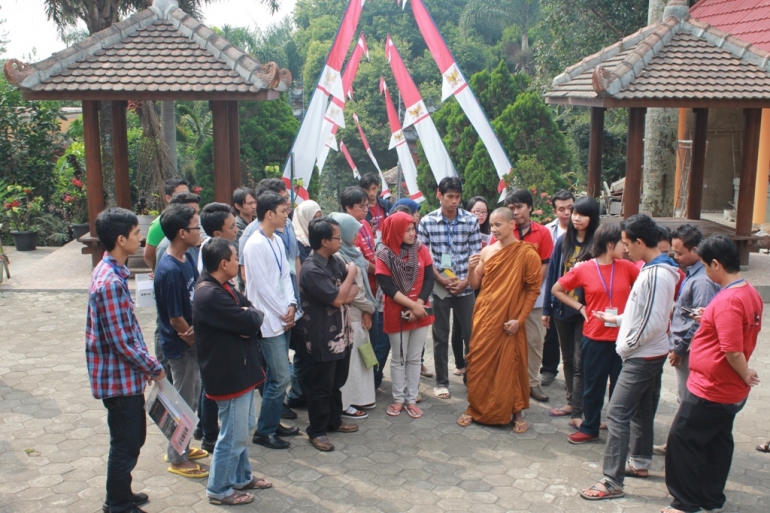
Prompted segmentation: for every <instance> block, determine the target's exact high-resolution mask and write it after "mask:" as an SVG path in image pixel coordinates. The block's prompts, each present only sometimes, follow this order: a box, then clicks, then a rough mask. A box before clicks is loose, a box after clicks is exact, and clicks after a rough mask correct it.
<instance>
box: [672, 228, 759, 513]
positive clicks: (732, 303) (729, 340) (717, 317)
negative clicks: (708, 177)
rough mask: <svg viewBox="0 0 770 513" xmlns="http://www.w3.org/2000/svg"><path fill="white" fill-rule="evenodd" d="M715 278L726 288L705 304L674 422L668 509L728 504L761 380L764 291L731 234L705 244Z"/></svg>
mask: <svg viewBox="0 0 770 513" xmlns="http://www.w3.org/2000/svg"><path fill="white" fill-rule="evenodd" d="M698 255H699V256H700V257H701V258H702V259H703V263H704V264H705V267H706V274H707V275H708V277H709V279H710V280H712V281H714V282H715V283H716V284H717V285H719V286H720V287H722V290H721V291H720V292H719V293H718V294H717V295H716V296H714V298H713V299H712V300H711V303H709V305H708V306H707V307H706V308H705V310H704V309H699V310H698V311H697V314H698V316H702V317H701V318H700V323H701V324H700V329H699V330H698V331H697V333H695V336H694V337H693V340H692V343H691V346H690V377H689V379H688V380H687V395H686V396H685V397H684V400H683V401H682V403H681V404H680V406H679V411H678V412H677V414H676V417H675V418H674V422H673V424H672V425H671V432H670V433H669V435H668V449H667V451H666V486H667V487H668V491H669V493H671V495H673V496H674V500H673V501H672V502H671V507H670V508H668V511H671V512H672V513H676V512H691V511H701V509H703V510H704V511H722V509H723V508H724V505H725V500H726V498H725V493H724V490H725V483H726V482H727V475H728V474H729V472H730V465H731V463H732V457H733V448H734V444H733V433H732V431H733V421H734V420H735V415H736V414H737V413H738V412H739V411H740V410H741V408H743V406H744V405H745V404H746V399H747V398H748V396H749V392H750V391H751V387H753V386H756V385H758V384H759V377H758V376H757V372H756V371H755V370H754V369H751V368H749V363H748V362H749V359H750V358H751V355H752V353H753V352H754V348H755V347H756V344H757V335H758V334H759V331H760V330H761V329H762V311H763V304H762V298H761V297H760V295H759V294H758V293H757V291H756V289H754V287H752V286H751V285H749V284H748V283H747V282H746V280H744V279H743V278H741V274H740V270H741V266H740V259H739V257H738V248H737V247H736V246H735V244H734V243H733V242H732V241H731V240H730V239H728V238H727V237H725V236H724V235H712V236H711V237H709V238H708V239H706V240H704V241H703V242H701V244H700V245H699V246H698Z"/></svg>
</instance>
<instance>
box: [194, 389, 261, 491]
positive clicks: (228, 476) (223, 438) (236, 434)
mask: <svg viewBox="0 0 770 513" xmlns="http://www.w3.org/2000/svg"><path fill="white" fill-rule="evenodd" d="M216 405H217V408H218V413H219V422H221V424H222V428H221V429H220V431H219V438H218V439H217V445H216V447H215V448H214V458H213V459H212V460H211V469H210V471H209V483H208V485H207V486H206V496H208V497H211V498H213V499H220V500H221V499H224V498H226V497H229V496H230V495H232V494H233V488H242V487H244V486H246V485H247V484H249V483H250V482H251V464H250V463H249V433H251V430H252V429H254V425H255V424H256V423H257V419H256V410H255V408H254V392H253V391H252V390H249V391H248V392H246V393H245V394H243V395H241V396H239V397H236V398H235V399H228V400H226V401H216Z"/></svg>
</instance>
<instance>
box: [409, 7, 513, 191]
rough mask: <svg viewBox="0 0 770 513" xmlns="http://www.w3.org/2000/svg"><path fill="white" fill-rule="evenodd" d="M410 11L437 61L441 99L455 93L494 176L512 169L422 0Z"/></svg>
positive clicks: (502, 174)
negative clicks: (480, 142) (477, 137)
mask: <svg viewBox="0 0 770 513" xmlns="http://www.w3.org/2000/svg"><path fill="white" fill-rule="evenodd" d="M399 3H400V0H399ZM403 7H404V8H406V0H404V4H403ZM412 12H413V13H414V17H415V20H416V21H417V25H418V27H419V28H420V32H422V37H423V38H424V39H425V43H426V44H427V45H428V50H429V51H430V54H431V55H432V56H433V59H434V60H435V61H436V64H437V65H438V68H439V71H440V72H441V75H442V78H443V81H442V87H441V93H442V98H441V101H444V100H446V99H447V98H449V97H450V96H452V95H454V96H455V98H456V99H457V102H458V103H459V104H460V107H461V108H462V109H463V112H465V115H466V116H468V119H469V120H470V122H471V124H472V125H473V128H474V129H475V130H476V132H477V133H478V134H479V138H480V139H481V141H482V142H483V143H484V146H485V147H486V149H487V151H488V152H489V156H490V158H491V159H492V163H493V164H494V166H495V170H496V171H497V176H499V177H500V179H501V180H502V178H503V177H504V176H505V175H507V174H509V173H510V172H511V170H512V166H511V161H510V160H508V156H507V155H506V153H505V150H504V149H503V146H502V144H500V141H499V140H498V138H497V136H496V135H495V131H494V130H493V129H492V125H491V124H490V123H489V119H488V118H487V116H486V114H485V113H484V110H483V109H482V108H481V104H479V101H478V99H477V98H476V95H474V94H473V91H472V90H471V88H470V87H469V86H468V83H467V82H466V80H465V77H464V76H463V73H462V71H460V67H459V66H458V65H457V61H456V60H455V58H454V56H453V55H452V52H451V51H450V50H449V47H448V46H447V44H446V41H444V38H443V37H442V36H441V33H440V32H439V31H438V27H437V26H436V22H435V21H433V18H432V17H431V15H430V13H429V12H428V9H427V8H426V7H425V3H424V2H423V0H412ZM501 184H502V181H501Z"/></svg>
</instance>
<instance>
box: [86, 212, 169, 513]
mask: <svg viewBox="0 0 770 513" xmlns="http://www.w3.org/2000/svg"><path fill="white" fill-rule="evenodd" d="M96 233H97V234H98V236H99V242H101V244H102V245H103V246H104V247H105V249H106V250H107V253H106V254H105V255H104V258H103V259H102V261H101V262H100V263H99V264H98V265H97V266H96V268H95V269H94V272H93V275H92V276H91V287H90V292H89V298H88V316H87V319H86V360H87V364H88V376H89V379H90V382H91V392H92V393H93V394H94V397H95V398H97V399H101V400H102V402H103V403H104V406H105V408H107V425H108V426H109V429H110V455H109V459H108V460H107V499H106V501H105V503H104V506H103V508H102V509H103V511H105V512H107V513H115V512H129V513H143V512H142V510H141V509H139V505H141V504H144V503H145V502H147V501H148V500H149V498H148V497H147V494H144V493H137V494H135V493H133V492H132V490H131V471H132V470H133V469H134V467H135V466H136V461H137V459H138V458H139V451H140V449H141V448H142V446H143V445H144V441H145V437H146V435H147V420H146V414H145V411H144V387H145V385H146V384H147V382H149V381H154V380H160V379H164V378H165V377H166V374H165V372H164V371H163V366H162V365H161V364H160V363H159V362H158V361H157V360H156V359H155V358H153V357H152V356H150V354H149V353H148V352H147V346H146V345H145V343H144V338H143V337H142V331H141V329H140V328H139V323H138V321H137V318H136V314H135V313H134V302H133V301H132V300H131V294H130V292H129V289H128V282H127V280H128V276H129V274H130V272H129V270H128V268H127V267H126V261H127V260H128V257H129V256H130V255H133V254H136V252H137V251H139V247H140V235H139V220H138V219H137V217H136V215H134V213H133V212H131V211H129V210H126V209H123V208H108V209H107V210H105V211H104V212H102V213H101V214H99V217H97V218H96Z"/></svg>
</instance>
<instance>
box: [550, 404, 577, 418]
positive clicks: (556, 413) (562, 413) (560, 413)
mask: <svg viewBox="0 0 770 513" xmlns="http://www.w3.org/2000/svg"><path fill="white" fill-rule="evenodd" d="M563 408H564V406H562V407H560V408H554V409H553V410H549V411H548V416H549V417H566V416H567V415H572V412H571V411H567V410H564V409H563Z"/></svg>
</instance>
